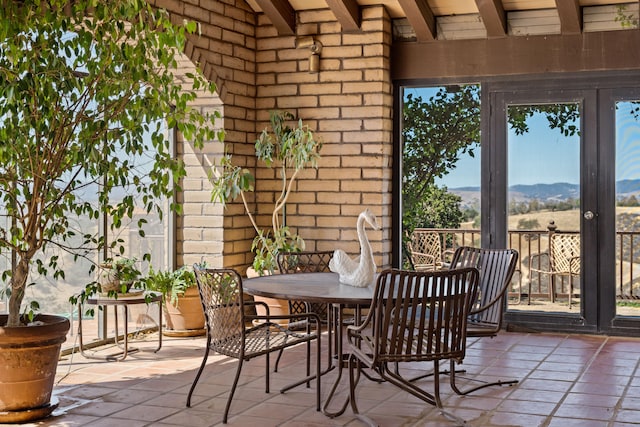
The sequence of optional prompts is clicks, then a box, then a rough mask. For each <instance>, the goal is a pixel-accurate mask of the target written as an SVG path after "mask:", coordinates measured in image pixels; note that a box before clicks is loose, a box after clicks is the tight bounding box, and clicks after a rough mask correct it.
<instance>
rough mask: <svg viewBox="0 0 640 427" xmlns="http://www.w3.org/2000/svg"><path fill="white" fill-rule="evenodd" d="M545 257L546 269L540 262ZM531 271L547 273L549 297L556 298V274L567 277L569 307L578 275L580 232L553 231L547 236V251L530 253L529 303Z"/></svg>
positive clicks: (552, 299) (553, 299)
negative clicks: (574, 282) (574, 281)
mask: <svg viewBox="0 0 640 427" xmlns="http://www.w3.org/2000/svg"><path fill="white" fill-rule="evenodd" d="M544 258H547V260H548V262H547V264H546V265H547V266H548V269H545V268H544V267H545V264H544V263H543V262H542V260H543V259H544ZM533 273H543V274H547V275H549V299H550V300H551V302H555V300H556V280H555V279H556V276H561V277H568V278H569V301H568V302H569V308H571V304H572V301H571V298H572V297H573V280H574V278H575V277H580V234H577V233H575V234H574V233H553V234H552V235H551V236H550V238H549V251H548V252H542V253H537V254H531V256H530V257H529V304H531V282H532V275H533Z"/></svg>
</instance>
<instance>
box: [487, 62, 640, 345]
mask: <svg viewBox="0 0 640 427" xmlns="http://www.w3.org/2000/svg"><path fill="white" fill-rule="evenodd" d="M639 76H640V73H638V72H629V73H599V74H595V75H594V74H591V73H590V74H589V75H578V76H576V75H570V76H554V78H549V77H546V78H545V79H539V80H538V79H532V80H528V81H526V82H520V81H518V82H493V83H488V84H486V85H484V86H483V88H482V90H483V91H486V92H488V97H489V108H487V110H489V115H490V120H488V121H486V122H485V123H487V126H486V128H485V127H483V129H482V131H483V136H484V135H486V139H485V138H483V141H482V143H483V147H489V150H483V155H484V154H485V151H489V152H488V153H487V154H486V155H487V157H488V158H487V159H485V158H483V159H482V162H483V163H482V167H483V170H489V171H492V172H491V174H489V175H490V176H489V177H487V179H486V180H484V179H483V183H482V184H483V187H484V188H488V191H485V190H483V191H482V203H483V206H489V207H490V208H489V209H483V223H482V229H483V236H485V235H487V237H486V240H483V246H485V245H486V246H488V247H505V245H506V237H505V236H503V235H506V230H507V213H506V206H507V204H506V201H507V194H506V193H507V182H506V176H507V157H508V156H507V128H506V108H507V105H510V104H514V103H515V104H525V105H526V104H535V103H538V102H540V103H547V102H570V101H574V102H579V103H580V105H581V106H580V109H581V113H580V131H581V143H580V144H581V146H580V157H581V159H580V162H581V177H580V215H581V224H580V231H581V249H582V260H581V262H582V264H581V272H582V274H581V280H580V292H581V295H582V298H581V309H580V312H579V313H576V314H573V313H541V312H533V313H532V312H525V311H517V310H508V311H507V312H506V314H505V323H506V325H507V328H511V329H533V330H553V331H566V332H584V333H607V334H610V335H637V331H638V328H639V327H640V318H631V317H620V316H616V315H615V309H616V298H615V286H616V277H615V236H616V233H615V230H616V221H615V146H613V147H612V145H611V142H612V141H613V143H614V145H615V115H614V114H613V113H612V112H613V111H614V104H613V102H615V100H628V99H630V98H634V99H640V79H639ZM484 110H485V108H484V106H483V111H484ZM593 189H595V191H593ZM485 211H488V212H485ZM586 211H592V212H593V213H595V218H594V219H592V220H590V221H589V220H585V219H584V213H585V212H586ZM484 215H487V217H492V218H486V219H485V217H484ZM485 227H486V228H485ZM485 230H487V232H486V233H485ZM494 236H495V238H494ZM594 248H597V250H593V249H594Z"/></svg>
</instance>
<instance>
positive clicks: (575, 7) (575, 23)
mask: <svg viewBox="0 0 640 427" xmlns="http://www.w3.org/2000/svg"><path fill="white" fill-rule="evenodd" d="M556 8H557V9H558V16H559V17H560V32H561V33H562V34H579V33H581V32H582V9H581V8H580V2H579V0H556Z"/></svg>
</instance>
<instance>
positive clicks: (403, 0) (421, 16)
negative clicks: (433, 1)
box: [398, 0, 436, 41]
mask: <svg viewBox="0 0 640 427" xmlns="http://www.w3.org/2000/svg"><path fill="white" fill-rule="evenodd" d="M398 3H400V7H401V8H402V10H403V11H404V13H405V14H406V16H407V20H408V21H409V24H411V26H412V27H413V30H414V31H415V33H416V38H417V40H418V41H430V40H434V39H435V38H436V17H435V16H434V15H433V11H432V10H431V7H430V6H429V4H428V3H427V0H398Z"/></svg>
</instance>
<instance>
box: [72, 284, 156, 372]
mask: <svg viewBox="0 0 640 427" xmlns="http://www.w3.org/2000/svg"><path fill="white" fill-rule="evenodd" d="M147 303H149V304H150V303H157V304H158V312H159V313H160V314H159V318H158V348H156V349H155V350H154V353H156V352H157V351H158V350H160V348H161V347H162V294H161V293H160V292H151V291H145V292H143V293H141V294H139V295H131V296H126V295H123V296H119V297H118V298H112V297H108V296H102V295H94V296H92V297H90V298H88V299H87V301H86V302H85V304H90V305H98V306H102V307H104V309H105V312H106V310H107V308H106V307H108V306H113V311H114V315H115V317H114V319H115V343H116V345H117V346H118V347H120V348H121V349H122V351H119V352H117V353H114V354H110V355H107V356H93V355H89V354H85V347H84V343H83V341H82V313H83V311H82V305H83V304H82V303H81V302H80V303H78V313H79V314H80V316H79V318H78V340H79V343H80V353H81V354H82V356H84V357H86V358H88V359H99V360H115V361H118V362H120V361H123V360H124V359H125V358H126V357H127V354H129V353H133V352H135V351H138V349H137V348H129V306H130V305H134V304H147ZM118 307H122V309H123V311H124V338H123V340H122V344H121V343H120V341H119V338H118V336H119V332H118Z"/></svg>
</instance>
